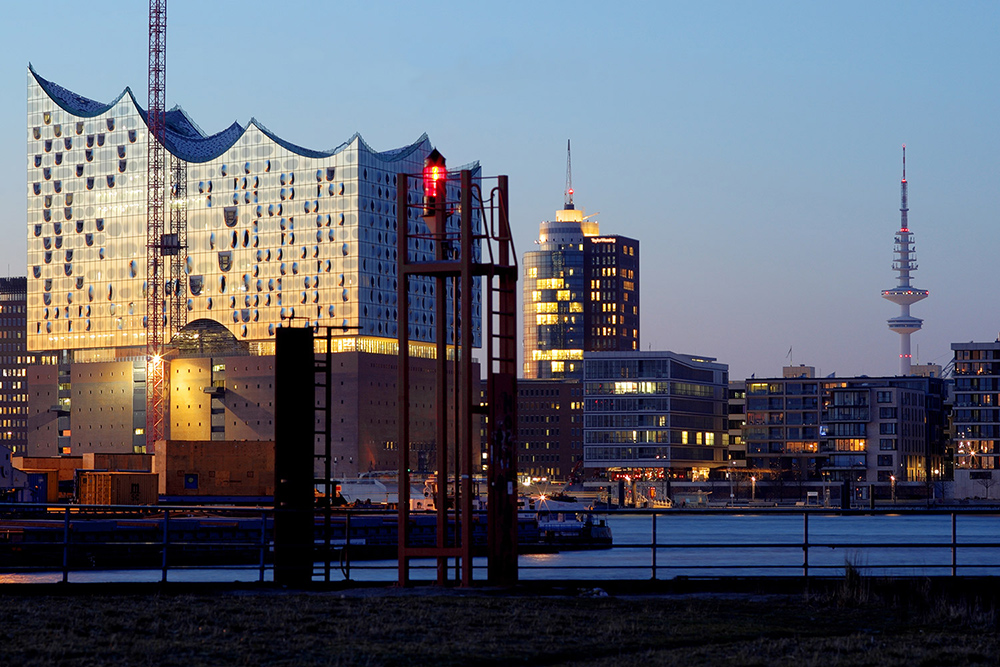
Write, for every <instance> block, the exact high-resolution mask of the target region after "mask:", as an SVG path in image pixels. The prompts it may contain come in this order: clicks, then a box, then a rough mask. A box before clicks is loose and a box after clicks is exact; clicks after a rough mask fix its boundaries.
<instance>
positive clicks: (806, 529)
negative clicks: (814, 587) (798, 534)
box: [802, 511, 809, 579]
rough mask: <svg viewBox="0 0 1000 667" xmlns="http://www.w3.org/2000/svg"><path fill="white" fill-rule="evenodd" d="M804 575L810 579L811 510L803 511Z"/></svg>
mask: <svg viewBox="0 0 1000 667" xmlns="http://www.w3.org/2000/svg"><path fill="white" fill-rule="evenodd" d="M802 576H803V577H804V578H805V579H809V512H806V511H803V512H802Z"/></svg>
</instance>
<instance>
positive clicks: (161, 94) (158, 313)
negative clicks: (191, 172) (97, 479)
mask: <svg viewBox="0 0 1000 667" xmlns="http://www.w3.org/2000/svg"><path fill="white" fill-rule="evenodd" d="M148 84H149V88H148V90H149V104H148V107H147V110H146V114H147V119H146V124H147V126H148V132H147V134H146V141H147V144H146V145H147V150H146V157H147V165H146V317H145V320H146V322H145V324H146V434H145V435H146V451H147V452H152V451H153V449H154V447H155V446H156V441H157V440H160V439H162V438H163V436H164V412H165V410H164V408H165V404H166V401H165V391H164V375H165V374H164V372H163V364H164V362H163V331H164V328H165V321H164V320H165V317H164V316H165V312H164V310H165V308H164V306H165V304H164V284H163V283H164V278H163V274H164V270H163V255H164V253H163V221H164V202H165V196H164V185H165V172H166V166H165V164H164V163H165V160H164V157H165V148H164V145H165V143H166V142H165V138H166V112H165V110H164V107H165V106H166V96H167V0H149V79H148Z"/></svg>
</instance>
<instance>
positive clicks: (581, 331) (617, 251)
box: [523, 159, 639, 379]
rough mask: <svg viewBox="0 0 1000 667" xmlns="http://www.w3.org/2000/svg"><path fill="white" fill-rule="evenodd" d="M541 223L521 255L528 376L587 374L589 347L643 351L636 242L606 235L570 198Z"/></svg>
mask: <svg viewBox="0 0 1000 667" xmlns="http://www.w3.org/2000/svg"><path fill="white" fill-rule="evenodd" d="M568 172H569V168H568V159H567V179H566V180H567V183H566V193H565V194H566V199H565V204H564V206H563V209H562V210H561V211H556V219H555V220H554V221H548V222H543V223H541V225H540V227H539V233H538V241H537V243H538V246H539V249H538V250H535V251H532V252H528V253H525V255H524V288H523V295H524V299H523V314H524V377H525V378H528V379H562V378H581V377H583V353H584V352H602V351H603V352H613V351H626V350H637V349H639V242H638V241H637V240H635V239H631V238H627V237H625V236H619V235H611V236H601V235H600V228H599V225H598V223H597V221H595V220H591V219H590V216H585V215H584V211H583V210H582V209H577V208H576V206H575V205H574V203H573V188H572V184H571V182H570V178H569V176H568Z"/></svg>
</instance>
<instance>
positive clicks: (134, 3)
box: [0, 0, 1000, 379]
mask: <svg viewBox="0 0 1000 667" xmlns="http://www.w3.org/2000/svg"><path fill="white" fill-rule="evenodd" d="M147 9H148V8H147V3H146V2H145V1H144V0H130V1H129V2H123V1H111V0H106V1H105V2H101V3H81V2H69V1H60V0H50V1H49V2H46V3H44V4H38V3H28V2H22V3H18V4H16V5H15V4H14V3H5V4H4V7H3V16H2V21H0V55H2V58H0V91H2V96H3V97H2V99H3V100H4V104H3V105H2V106H0V198H2V200H3V201H4V202H5V206H4V209H3V210H4V214H3V216H2V217H0V224H2V225H3V234H4V237H5V239H6V242H5V243H3V244H2V246H0V272H3V270H4V269H6V273H8V274H10V275H24V272H25V270H26V269H25V241H24V239H25V236H26V232H25V223H24V220H25V191H26V184H25V172H26V162H25V159H26V158H25V143H26V136H27V134H26V132H27V128H26V121H25V86H26V77H27V66H28V63H29V62H31V63H32V64H33V65H34V66H35V69H36V70H37V71H38V73H39V74H41V75H42V76H43V77H45V78H48V79H50V80H52V81H54V82H56V83H58V84H60V85H62V86H64V87H66V88H69V89H70V90H72V91H74V92H76V93H79V94H81V95H84V96H87V97H90V98H94V99H97V100H100V101H105V102H110V101H111V100H113V99H114V98H115V97H116V96H117V95H118V94H119V93H120V92H121V91H122V90H123V89H124V88H125V87H126V86H129V87H131V88H132V89H133V91H134V92H135V95H136V97H137V98H138V99H139V100H140V102H141V103H142V104H143V105H145V103H146V66H147ZM998 35H1000V4H998V3H996V2H962V3H943V2H937V3H931V2H877V3H872V2H837V3H800V2H752V3H751V2H733V3H729V2H711V3H702V2H693V3H678V2H656V3H654V2H643V3H638V2H636V3H617V4H616V6H612V4H611V3H607V2H579V1H578V2H516V1H515V2H508V3H457V2H426V3H415V2H409V3H391V2H368V3H335V2H317V1H315V0H314V1H311V2H304V1H299V0H284V1H283V2H282V3H276V2H264V1H249V0H246V1H242V2H221V1H218V2H217V1H214V0H213V1H211V2H204V1H203V2H194V1H192V0H170V2H169V4H168V13H167V106H168V107H171V106H173V105H175V104H180V105H181V106H182V107H184V109H185V110H186V111H187V112H188V113H189V114H190V115H191V116H192V117H193V118H194V119H195V121H196V122H198V124H199V125H200V126H201V127H202V128H203V129H204V130H205V131H206V132H209V133H212V132H217V131H219V130H221V129H223V128H224V127H226V126H228V125H229V124H230V123H232V122H233V121H234V120H236V121H239V122H240V123H241V124H245V123H246V122H247V121H248V120H249V119H250V118H251V117H256V118H257V119H258V120H259V121H260V122H261V123H263V124H264V125H265V126H267V127H268V128H269V129H271V130H272V131H274V132H275V133H276V134H278V135H279V136H281V137H282V138H284V139H287V140H288V141H291V142H293V143H297V144H300V145H303V146H306V147H309V148H315V149H328V148H332V147H334V146H337V145H338V144H340V143H342V142H343V141H345V140H346V139H348V138H349V137H350V136H351V135H352V134H353V133H354V132H356V131H357V132H360V133H361V134H362V136H363V137H364V139H365V140H366V141H367V142H368V143H369V144H370V145H371V146H372V147H373V148H375V149H376V150H386V149H390V148H395V147H398V146H402V145H405V144H408V143H410V142H412V141H414V140H416V139H417V138H418V137H419V136H420V134H421V133H423V132H426V133H427V134H428V135H429V136H430V138H431V141H432V142H434V144H435V145H436V146H437V147H438V148H440V150H441V151H442V152H443V153H444V154H445V155H446V156H447V158H448V160H449V164H450V165H460V164H462V163H465V162H469V161H472V160H479V161H480V162H481V163H482V165H483V170H484V173H485V174H491V175H492V174H501V173H502V174H508V175H509V176H510V194H511V207H512V213H513V224H514V236H515V243H516V245H517V249H518V252H519V253H520V254H523V253H524V252H526V251H528V250H531V249H532V248H533V245H534V244H533V241H534V240H535V239H536V238H537V233H538V223H539V222H540V221H542V220H545V219H551V218H552V217H553V216H554V214H555V211H556V210H557V209H559V208H562V202H563V189H564V180H565V159H566V154H565V150H566V140H567V139H571V140H572V142H573V185H574V189H575V200H576V203H577V206H578V207H583V208H585V209H586V212H587V213H588V214H590V213H597V212H599V213H600V215H599V216H598V217H597V219H598V220H599V221H600V223H601V230H602V232H603V233H608V234H615V233H619V234H624V235H627V236H631V237H634V238H638V239H639V240H640V243H641V257H642V264H641V291H642V293H641V317H642V330H641V341H642V346H643V348H644V349H645V348H650V347H651V348H652V349H653V350H672V351H674V352H680V353H688V354H697V355H701V356H712V357H717V358H718V360H719V361H721V362H723V363H728V364H729V365H730V374H731V377H732V378H733V379H741V378H744V377H749V376H750V375H751V374H752V373H755V374H756V375H757V376H758V377H763V376H773V375H780V373H781V366H782V365H784V364H787V363H789V362H790V359H789V357H788V351H789V348H792V350H793V352H792V355H791V361H794V363H795V364H800V363H802V364H809V365H815V366H817V367H818V370H819V371H820V372H821V373H822V374H824V375H826V374H829V373H833V372H836V373H837V374H838V375H854V374H867V375H886V374H888V375H891V374H895V373H896V372H897V371H898V352H899V336H898V335H896V334H894V333H892V332H891V331H889V329H888V327H887V326H886V322H885V321H886V319H888V318H890V317H893V316H895V315H897V314H898V312H899V308H898V306H895V305H893V304H891V303H889V302H888V301H884V300H883V299H881V298H880V295H879V292H880V290H882V289H888V288H890V287H893V286H894V285H895V283H896V279H895V274H894V273H893V272H892V270H891V267H890V264H891V261H892V246H893V233H894V232H895V231H896V230H897V229H898V227H899V210H898V209H899V179H900V170H901V165H900V160H901V154H900V145H901V144H903V143H906V144H907V177H908V181H909V184H910V192H909V194H910V216H909V219H910V228H911V229H912V230H913V232H914V235H915V240H916V250H917V253H916V257H917V261H918V264H919V266H920V268H919V270H918V271H917V272H916V273H915V274H914V278H913V284H914V286H916V287H919V288H922V289H927V290H930V297H929V298H928V299H927V300H925V301H923V302H921V303H918V304H916V305H915V306H914V307H913V315H915V316H916V317H920V318H923V319H924V328H923V330H922V331H920V332H918V333H916V334H914V335H913V337H912V340H913V346H914V357H915V359H914V361H915V362H918V363H928V362H936V363H941V364H945V363H947V362H948V360H949V359H950V357H951V352H950V344H951V343H952V342H957V341H970V340H977V341H992V340H994V339H996V338H997V334H998V332H1000V312H998V309H997V307H996V302H997V295H996V292H995V290H996V289H997V287H998V284H997V283H998V280H997V275H998V272H997V260H996V255H997V250H998V248H1000V243H998V240H1000V230H998V222H1000V221H998V219H997V213H996V209H997V204H996V201H995V200H996V199H997V197H998V188H997V179H998V168H997V165H998V163H1000V129H998V119H1000V74H998V66H1000V39H998ZM7 267H9V268H7Z"/></svg>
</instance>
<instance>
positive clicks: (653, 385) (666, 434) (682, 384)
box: [583, 351, 729, 481]
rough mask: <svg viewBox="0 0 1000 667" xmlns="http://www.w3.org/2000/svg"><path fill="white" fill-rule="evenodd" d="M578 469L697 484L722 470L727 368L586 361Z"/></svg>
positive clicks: (603, 357) (596, 355)
mask: <svg viewBox="0 0 1000 667" xmlns="http://www.w3.org/2000/svg"><path fill="white" fill-rule="evenodd" d="M583 364H584V389H583V394H584V403H583V409H584V414H583V419H584V423H583V435H584V447H583V452H584V453H583V456H584V466H585V467H586V468H603V469H606V470H607V471H608V474H609V475H614V474H622V475H630V476H633V477H634V476H636V475H641V476H644V477H649V476H652V477H654V478H659V477H667V478H672V479H678V480H693V481H700V480H705V479H707V478H708V476H709V474H710V472H711V470H712V469H714V468H719V467H723V466H727V465H728V461H727V460H726V449H727V447H728V446H729V414H728V411H729V367H728V366H727V365H726V364H720V363H718V362H716V360H715V359H713V358H710V357H694V356H690V355H684V354H675V353H673V352H640V351H633V352H593V353H587V354H586V355H584V362H583Z"/></svg>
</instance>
